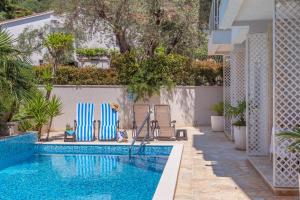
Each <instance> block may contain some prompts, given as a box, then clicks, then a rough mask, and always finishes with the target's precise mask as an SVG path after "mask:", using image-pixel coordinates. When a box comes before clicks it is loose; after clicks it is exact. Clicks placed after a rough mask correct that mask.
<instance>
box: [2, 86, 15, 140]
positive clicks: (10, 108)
mask: <svg viewBox="0 0 300 200" xmlns="http://www.w3.org/2000/svg"><path fill="white" fill-rule="evenodd" d="M2 94H3V96H1V97H0V132H1V134H2V135H4V136H9V135H16V134H18V133H19V130H18V125H19V122H18V121H16V120H15V119H14V115H15V114H16V111H17V107H18V101H17V99H16V98H15V97H13V96H12V95H11V94H8V93H6V94H5V92H4V93H2Z"/></svg>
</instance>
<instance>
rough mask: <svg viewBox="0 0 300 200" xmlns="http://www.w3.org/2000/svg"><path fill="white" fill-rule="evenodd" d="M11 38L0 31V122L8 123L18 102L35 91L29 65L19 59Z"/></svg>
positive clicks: (19, 56) (18, 52) (19, 55)
mask: <svg viewBox="0 0 300 200" xmlns="http://www.w3.org/2000/svg"><path fill="white" fill-rule="evenodd" d="M13 42H14V40H13V39H12V38H11V36H10V35H9V34H8V33H7V32H5V31H3V30H0V93H1V98H0V109H1V110H0V113H2V116H0V120H1V121H4V122H7V121H10V120H11V119H12V117H13V115H14V113H15V112H16V111H17V108H18V104H19V102H20V101H21V100H22V99H23V98H24V97H25V96H27V95H28V93H30V92H31V91H32V90H34V89H35V85H34V80H33V76H32V75H33V74H32V73H31V67H30V65H29V64H28V63H27V62H25V61H24V60H22V59H21V53H20V51H19V50H17V49H16V48H15V47H14V46H13Z"/></svg>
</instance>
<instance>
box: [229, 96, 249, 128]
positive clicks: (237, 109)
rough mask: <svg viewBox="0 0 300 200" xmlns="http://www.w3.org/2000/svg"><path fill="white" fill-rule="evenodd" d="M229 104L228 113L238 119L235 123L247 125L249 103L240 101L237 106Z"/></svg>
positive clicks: (236, 124)
mask: <svg viewBox="0 0 300 200" xmlns="http://www.w3.org/2000/svg"><path fill="white" fill-rule="evenodd" d="M227 106H228V114H229V116H230V117H234V118H236V119H237V120H236V121H235V122H234V123H233V125H234V126H246V119H245V112H246V107H247V103H246V101H245V100H244V101H239V102H238V105H237V106H231V105H227Z"/></svg>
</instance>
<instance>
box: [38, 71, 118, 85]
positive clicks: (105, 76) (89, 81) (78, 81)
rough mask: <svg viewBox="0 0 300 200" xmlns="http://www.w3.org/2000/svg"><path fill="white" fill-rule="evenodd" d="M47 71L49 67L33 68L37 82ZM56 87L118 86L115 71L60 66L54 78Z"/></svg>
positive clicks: (41, 80)
mask: <svg viewBox="0 0 300 200" xmlns="http://www.w3.org/2000/svg"><path fill="white" fill-rule="evenodd" d="M46 70H49V66H42V67H41V66H40V67H35V68H34V71H35V74H36V77H37V81H38V82H39V83H40V84H45V83H44V82H43V78H42V76H43V72H44V71H46ZM54 84H57V85H116V84H118V80H117V74H116V70H114V69H98V68H95V67H86V68H77V67H73V66H61V67H59V68H58V69H57V71H56V75H55V78H54Z"/></svg>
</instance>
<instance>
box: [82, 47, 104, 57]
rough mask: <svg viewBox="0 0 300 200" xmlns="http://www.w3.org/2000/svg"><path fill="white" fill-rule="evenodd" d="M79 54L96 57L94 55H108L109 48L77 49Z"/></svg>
mask: <svg viewBox="0 0 300 200" xmlns="http://www.w3.org/2000/svg"><path fill="white" fill-rule="evenodd" d="M76 53H77V55H80V56H86V57H94V56H108V55H109V50H108V49H104V48H85V49H83V48H81V49H76Z"/></svg>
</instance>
